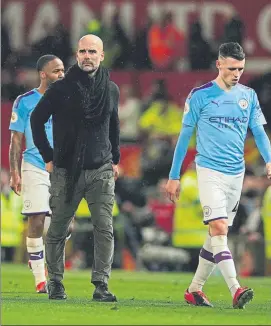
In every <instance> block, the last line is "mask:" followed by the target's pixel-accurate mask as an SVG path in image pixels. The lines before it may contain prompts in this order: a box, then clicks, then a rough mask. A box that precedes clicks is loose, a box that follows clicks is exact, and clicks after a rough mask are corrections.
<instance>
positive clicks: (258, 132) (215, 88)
mask: <svg viewBox="0 0 271 326" xmlns="http://www.w3.org/2000/svg"><path fill="white" fill-rule="evenodd" d="M216 66H217V68H218V71H219V74H218V76H217V78H216V79H215V80H213V81H210V82H209V83H207V84H205V85H203V86H201V87H198V88H195V89H193V90H192V91H191V93H190V94H189V96H188V98H187V100H186V103H185V108H184V116H183V127H182V130H181V133H180V136H179V140H178V142H177V145H176V149H175V153H174V158H173V163H172V167H171V171H170V174H169V180H168V183H167V186H166V190H167V195H168V196H169V198H170V199H171V200H172V201H173V202H175V200H176V199H177V198H178V197H179V194H180V182H179V179H180V170H181V166H182V163H183V159H184V157H185V155H186V151H187V148H188V144H189V140H190V138H191V136H192V133H193V130H194V128H195V127H196V128H197V155H196V159H195V161H196V167H197V177H198V187H199V194H200V201H201V205H202V209H203V215H204V220H203V222H204V223H205V224H206V225H208V226H209V231H208V233H207V232H206V236H207V237H206V241H205V243H204V245H203V247H202V249H201V251H200V254H199V264H198V268H197V270H196V273H195V276H194V278H193V280H192V282H191V284H190V286H189V288H188V289H187V290H186V292H185V300H186V302H188V303H189V304H192V305H197V306H212V304H211V303H210V302H209V300H208V299H207V297H206V295H205V294H204V293H203V292H202V287H203V285H204V284H205V282H206V281H207V279H208V277H209V276H210V275H211V273H212V271H213V270H214V268H215V266H216V265H218V267H219V269H220V271H221V274H222V275H223V277H224V279H225V281H226V283H227V285H228V288H229V290H230V292H231V295H232V298H233V307H234V308H240V309H242V308H243V307H244V306H245V304H246V303H248V302H249V301H250V300H251V299H252V298H253V290H252V289H249V288H247V287H241V286H240V284H239V282H238V280H237V276H236V269H235V265H234V261H233V259H232V255H231V252H230V250H229V247H228V244H227V234H228V227H229V226H232V224H233V219H234V217H235V215H236V212H237V208H238V204H239V199H240V196H241V190H242V184H243V178H244V171H245V160H244V144H245V139H246V135H247V130H248V128H250V130H251V131H252V133H253V135H254V138H255V142H256V144H257V147H258V149H259V151H260V153H261V155H262V157H263V159H264V161H265V163H266V170H267V177H268V178H271V147H270V141H269V139H268V137H267V135H266V133H265V130H264V127H263V125H264V124H266V121H265V118H264V116H263V113H262V110H261V108H260V105H259V101H258V98H257V95H256V93H255V91H254V90H253V89H251V88H249V87H246V86H244V85H242V84H239V79H240V77H241V75H242V73H243V71H244V67H245V54H244V52H243V49H242V47H241V46H240V45H239V44H238V43H234V42H230V43H225V44H222V45H221V46H220V48H219V54H218V60H217V61H216ZM184 218H185V217H184Z"/></svg>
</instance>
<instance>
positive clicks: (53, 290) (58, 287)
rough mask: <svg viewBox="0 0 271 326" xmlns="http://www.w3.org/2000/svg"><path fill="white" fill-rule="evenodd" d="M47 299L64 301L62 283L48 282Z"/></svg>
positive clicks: (65, 296)
mask: <svg viewBox="0 0 271 326" xmlns="http://www.w3.org/2000/svg"><path fill="white" fill-rule="evenodd" d="M47 286H48V293H49V299H52V300H65V299H67V295H66V293H65V288H64V285H63V284H62V282H57V281H52V280H49V281H48V283H47Z"/></svg>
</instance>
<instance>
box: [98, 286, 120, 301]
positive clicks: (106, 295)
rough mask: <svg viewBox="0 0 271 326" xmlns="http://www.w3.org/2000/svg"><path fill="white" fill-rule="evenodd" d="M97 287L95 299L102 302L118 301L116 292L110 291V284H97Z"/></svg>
mask: <svg viewBox="0 0 271 326" xmlns="http://www.w3.org/2000/svg"><path fill="white" fill-rule="evenodd" d="M95 286H96V288H95V291H94V293H93V300H94V301H100V302H116V301H117V298H116V296H115V295H114V294H112V293H110V292H109V291H108V286H107V284H105V283H102V282H101V283H97V284H95Z"/></svg>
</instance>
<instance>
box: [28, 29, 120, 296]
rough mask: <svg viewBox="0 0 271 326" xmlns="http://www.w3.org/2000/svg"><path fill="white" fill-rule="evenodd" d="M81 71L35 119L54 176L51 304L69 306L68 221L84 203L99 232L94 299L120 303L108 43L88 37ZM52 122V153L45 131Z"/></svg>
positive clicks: (48, 96)
mask: <svg viewBox="0 0 271 326" xmlns="http://www.w3.org/2000/svg"><path fill="white" fill-rule="evenodd" d="M76 57H77V63H76V64H75V65H73V66H72V67H71V68H70V69H69V70H68V71H67V73H66V75H65V77H64V78H63V79H62V80H61V81H57V82H55V83H53V84H52V85H51V87H50V88H49V89H48V90H47V92H46V93H45V94H44V96H43V97H42V99H41V100H40V102H39V103H38V104H37V106H36V108H35V109H34V111H33V113H32V115H31V128H32V133H33V140H34V143H35V145H36V146H37V148H38V149H39V151H40V154H41V155H42V157H43V159H44V161H45V163H46V170H47V171H48V172H49V173H50V179H51V190H50V194H51V197H50V207H51V210H52V221H51V224H50V227H49V230H48V233H47V237H46V245H45V249H46V261H47V266H48V273H49V278H50V280H49V282H48V291H49V299H66V298H67V296H66V293H65V288H64V286H63V284H62V279H63V274H64V262H63V255H64V246H65V238H66V235H67V232H68V226H69V224H70V221H71V219H72V217H73V215H74V213H75V211H76V209H77V207H78V205H79V203H80V201H81V199H82V198H85V199H86V200H87V202H88V205H89V209H90V211H91V214H92V220H93V226H94V262H93V268H92V278H91V282H92V283H93V284H94V285H95V291H94V293H93V299H94V300H97V301H116V297H115V296H114V295H113V294H112V293H110V292H109V291H108V279H109V276H110V272H111V265H112V261H113V249H114V239H113V226H112V208H113V203H114V188H115V180H116V178H117V177H118V163H119V159H120V150H119V119H118V101H119V88H118V87H117V85H116V84H114V83H113V82H112V81H110V78H109V72H108V70H107V69H106V68H104V67H102V66H101V65H100V63H101V62H102V61H103V59H104V52H103V42H102V40H101V39H100V38H99V37H97V36H95V35H91V34H90V35H85V36H84V37H82V38H81V39H80V40H79V42H78V49H77V54H76ZM50 116H52V120H53V142H54V149H52V148H51V147H50V144H49V142H48V140H47V137H46V130H45V123H46V122H47V121H48V119H49V117H50Z"/></svg>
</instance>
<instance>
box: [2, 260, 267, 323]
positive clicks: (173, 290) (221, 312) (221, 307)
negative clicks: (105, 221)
mask: <svg viewBox="0 0 271 326" xmlns="http://www.w3.org/2000/svg"><path fill="white" fill-rule="evenodd" d="M1 278H2V282H1V284H2V287H1V292H2V298H1V306H2V313H1V324H2V325H271V292H270V290H271V278H267V277H265V278H249V279H244V280H241V283H242V285H245V286H249V287H252V288H253V289H254V291H255V298H254V299H253V301H252V302H251V303H250V304H249V305H247V306H246V309H244V310H234V309H233V308H232V299H231V296H230V293H229V291H228V289H227V286H226V284H225V282H224V280H223V279H222V277H221V276H211V278H210V279H209V281H208V283H207V284H206V286H205V288H204V291H205V292H206V294H207V295H208V297H209V299H210V301H211V302H212V303H213V304H214V305H215V307H214V308H203V307H192V306H188V305H187V304H186V303H185V302H184V300H183V293H184V290H185V289H186V288H187V286H188V285H189V283H190V280H191V278H192V275H191V274H180V273H148V272H125V271H115V270H113V272H112V276H111V280H110V290H111V291H112V292H113V293H114V294H116V295H117V298H118V302H117V303H96V302H92V293H93V290H94V287H93V285H92V284H91V283H90V271H83V272H82V271H72V272H66V273H65V279H64V285H65V287H66V292H67V295H68V299H67V300H66V301H49V300H48V297H47V295H46V294H37V293H35V291H34V286H33V276H32V275H31V272H30V271H29V270H28V268H27V266H24V265H14V264H11V265H8V264H2V268H1Z"/></svg>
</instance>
